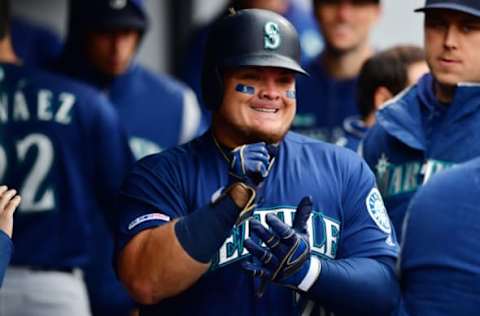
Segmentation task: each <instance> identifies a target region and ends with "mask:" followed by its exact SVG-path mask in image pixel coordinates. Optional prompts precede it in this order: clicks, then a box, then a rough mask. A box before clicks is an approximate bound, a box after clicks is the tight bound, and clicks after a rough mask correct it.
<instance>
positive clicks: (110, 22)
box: [70, 0, 148, 32]
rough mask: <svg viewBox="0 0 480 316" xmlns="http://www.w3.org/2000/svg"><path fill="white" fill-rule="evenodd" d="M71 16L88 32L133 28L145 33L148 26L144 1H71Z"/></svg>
mask: <svg viewBox="0 0 480 316" xmlns="http://www.w3.org/2000/svg"><path fill="white" fill-rule="evenodd" d="M70 15H71V19H72V20H74V23H76V24H80V25H81V26H82V27H83V28H84V29H86V30H115V29H121V28H133V29H137V30H139V31H142V32H143V31H145V30H146V28H147V26H148V18H147V16H146V13H145V8H144V3H143V0H71V2H70Z"/></svg>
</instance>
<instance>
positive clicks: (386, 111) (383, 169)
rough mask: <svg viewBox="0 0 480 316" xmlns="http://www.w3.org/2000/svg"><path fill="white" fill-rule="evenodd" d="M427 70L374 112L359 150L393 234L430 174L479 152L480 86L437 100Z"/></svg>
mask: <svg viewBox="0 0 480 316" xmlns="http://www.w3.org/2000/svg"><path fill="white" fill-rule="evenodd" d="M433 80H434V79H433V78H432V76H431V75H430V74H427V75H425V76H424V77H422V78H421V79H420V80H419V81H418V83H417V85H415V86H413V87H411V88H410V89H408V90H406V91H404V92H403V93H401V94H400V95H399V96H398V97H396V98H395V99H393V100H392V101H391V102H389V103H388V104H387V106H385V107H384V108H383V109H382V110H380V111H379V112H378V113H377V124H375V125H374V127H372V128H371V129H370V131H369V132H368V133H367V135H366V137H365V139H364V141H363V143H362V145H361V152H362V154H363V157H364V158H365V160H366V162H367V163H368V165H369V166H370V168H371V169H372V170H373V171H374V172H375V175H376V177H377V183H378V187H379V189H380V191H381V192H382V196H383V198H384V199H385V205H386V207H387V210H388V212H389V216H390V218H391V220H392V223H393V226H394V227H395V230H396V233H397V236H400V235H401V227H402V223H403V218H404V216H405V212H406V210H407V206H408V203H409V202H410V199H411V197H412V195H413V194H414V193H415V191H416V190H417V189H418V188H419V187H420V186H421V185H422V184H424V183H425V182H426V181H428V179H429V178H430V177H431V176H432V175H433V174H435V173H437V172H439V171H442V170H444V169H446V168H448V167H450V166H452V165H454V164H456V163H460V162H464V161H467V160H470V159H473V158H475V157H477V156H480V146H479V143H480V128H479V126H480V111H479V110H480V86H479V85H472V84H460V85H459V86H458V87H457V88H456V90H455V96H454V99H453V100H452V102H451V104H449V105H448V106H446V105H442V104H439V103H438V101H437V100H436V97H435V94H434V91H433V84H434V82H433Z"/></svg>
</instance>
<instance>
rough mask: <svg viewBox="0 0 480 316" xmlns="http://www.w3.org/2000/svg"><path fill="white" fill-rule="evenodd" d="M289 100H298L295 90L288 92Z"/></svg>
mask: <svg viewBox="0 0 480 316" xmlns="http://www.w3.org/2000/svg"><path fill="white" fill-rule="evenodd" d="M287 98H289V99H292V100H295V99H296V98H297V97H296V96H295V90H287Z"/></svg>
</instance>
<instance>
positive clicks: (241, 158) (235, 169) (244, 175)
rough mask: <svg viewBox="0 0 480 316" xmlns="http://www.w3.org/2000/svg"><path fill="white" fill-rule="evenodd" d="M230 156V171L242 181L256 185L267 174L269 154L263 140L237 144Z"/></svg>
mask: <svg viewBox="0 0 480 316" xmlns="http://www.w3.org/2000/svg"><path fill="white" fill-rule="evenodd" d="M230 156H231V162H230V171H231V173H232V174H233V175H234V176H235V177H237V178H238V179H239V180H241V181H242V182H245V183H247V184H249V185H253V186H256V185H258V184H259V183H260V182H261V181H262V180H263V179H265V178H266V177H267V176H268V171H269V170H268V167H269V164H270V154H269V152H268V150H267V145H266V144H265V143H264V142H261V143H255V144H248V145H242V146H239V147H237V148H235V149H234V150H232V151H231V152H230Z"/></svg>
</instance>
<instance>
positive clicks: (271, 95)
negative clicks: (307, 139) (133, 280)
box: [213, 67, 296, 147]
mask: <svg viewBox="0 0 480 316" xmlns="http://www.w3.org/2000/svg"><path fill="white" fill-rule="evenodd" d="M224 83H225V90H224V97H223V102H222V104H221V106H220V108H219V109H218V110H217V111H216V112H215V113H214V121H213V129H214V133H215V135H216V137H217V138H219V139H220V140H221V141H222V142H223V143H224V144H225V145H228V146H231V147H236V146H239V145H242V144H246V143H252V142H258V141H266V142H268V143H274V142H278V141H279V140H281V139H282V138H283V136H284V135H285V134H286V133H287V131H288V129H289V128H290V124H291V123H292V120H293V117H294V116H295V109H296V101H295V73H294V72H292V71H290V70H285V69H281V68H272V67H243V68H237V69H235V70H228V71H226V72H225V76H224Z"/></svg>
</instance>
